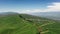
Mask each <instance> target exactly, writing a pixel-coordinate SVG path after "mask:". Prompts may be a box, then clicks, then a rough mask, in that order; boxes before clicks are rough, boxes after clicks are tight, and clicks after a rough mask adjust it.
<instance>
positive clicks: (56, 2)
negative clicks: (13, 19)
mask: <svg viewBox="0 0 60 34" xmlns="http://www.w3.org/2000/svg"><path fill="white" fill-rule="evenodd" d="M58 6H60V0H0V12H18V13H32V12H49V11H60V7H58ZM57 7H58V8H57ZM54 8H57V9H54Z"/></svg>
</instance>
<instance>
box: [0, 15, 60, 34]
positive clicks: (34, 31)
mask: <svg viewBox="0 0 60 34" xmlns="http://www.w3.org/2000/svg"><path fill="white" fill-rule="evenodd" d="M39 33H40V34H60V22H58V21H55V20H51V19H46V18H42V17H37V16H32V15H27V14H16V15H7V16H3V17H0V34H39Z"/></svg>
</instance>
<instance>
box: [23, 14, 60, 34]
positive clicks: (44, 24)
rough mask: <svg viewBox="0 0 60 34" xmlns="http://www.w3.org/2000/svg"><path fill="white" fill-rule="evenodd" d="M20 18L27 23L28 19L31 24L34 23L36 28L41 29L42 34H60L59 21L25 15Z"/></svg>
mask: <svg viewBox="0 0 60 34" xmlns="http://www.w3.org/2000/svg"><path fill="white" fill-rule="evenodd" d="M22 16H24V17H25V18H26V20H28V21H29V19H30V21H32V22H33V24H34V23H36V24H37V25H36V26H37V27H40V28H41V29H40V30H42V32H41V33H43V34H60V21H59V22H58V21H56V20H51V19H47V18H42V17H36V16H31V15H25V14H23V15H22Z"/></svg>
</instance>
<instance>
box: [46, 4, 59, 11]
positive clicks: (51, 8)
mask: <svg viewBox="0 0 60 34" xmlns="http://www.w3.org/2000/svg"><path fill="white" fill-rule="evenodd" d="M45 11H60V3H52V5H49V6H47V9H46V10H45Z"/></svg>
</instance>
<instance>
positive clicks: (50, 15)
mask: <svg viewBox="0 0 60 34" xmlns="http://www.w3.org/2000/svg"><path fill="white" fill-rule="evenodd" d="M32 15H36V16H40V17H45V18H49V19H54V20H60V12H37V13H32Z"/></svg>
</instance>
